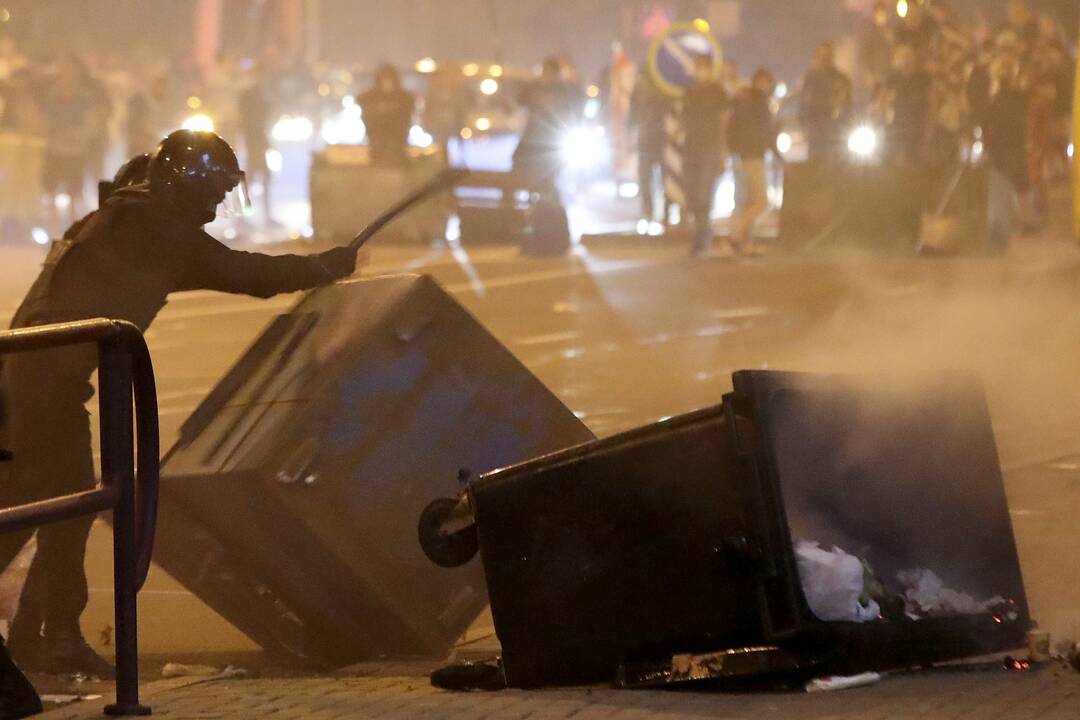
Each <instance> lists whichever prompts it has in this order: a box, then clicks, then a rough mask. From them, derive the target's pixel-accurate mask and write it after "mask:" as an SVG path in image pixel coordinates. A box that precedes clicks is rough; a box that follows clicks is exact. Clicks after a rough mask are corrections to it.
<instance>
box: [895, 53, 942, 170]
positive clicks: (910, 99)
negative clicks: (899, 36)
mask: <svg viewBox="0 0 1080 720" xmlns="http://www.w3.org/2000/svg"><path fill="white" fill-rule="evenodd" d="M895 67H896V70H895V71H894V72H893V74H892V76H890V78H889V83H888V95H889V100H890V105H891V107H892V122H891V123H890V125H889V136H890V142H889V145H890V147H891V149H892V153H893V160H894V161H895V162H897V163H899V164H903V165H916V164H918V163H920V162H922V161H923V160H924V159H925V156H926V148H927V143H928V141H929V134H930V129H931V122H930V121H931V117H932V112H933V88H934V81H933V78H932V77H931V76H930V73H928V72H926V70H924V69H923V68H922V67H921V66H920V65H919V59H918V57H917V56H916V54H915V49H914V48H912V47H911V46H910V45H899V46H897V48H896V54H895Z"/></svg>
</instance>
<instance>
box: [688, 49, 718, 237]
mask: <svg viewBox="0 0 1080 720" xmlns="http://www.w3.org/2000/svg"><path fill="white" fill-rule="evenodd" d="M713 65H714V64H713V59H712V58H711V57H709V56H708V55H699V56H697V57H696V58H695V59H694V76H695V82H694V85H693V86H692V87H690V88H689V89H687V91H686V94H685V95H684V96H683V109H682V118H683V128H684V130H685V131H686V143H685V145H684V148H683V176H684V178H683V180H684V184H685V191H686V204H687V209H688V210H689V211H690V215H691V219H692V221H693V227H694V245H693V249H692V251H691V252H692V253H693V254H694V255H699V256H703V255H707V254H708V252H709V246H710V245H711V243H712V205H713V198H714V196H715V195H716V183H717V181H718V180H719V179H720V175H721V174H722V173H723V171H724V149H725V148H724V144H725V140H726V136H727V113H728V109H729V106H730V102H729V99H728V94H727V92H726V91H725V90H724V85H723V83H721V81H720V80H719V79H718V78H717V77H716V70H715V68H714V66H713ZM728 250H729V249H728Z"/></svg>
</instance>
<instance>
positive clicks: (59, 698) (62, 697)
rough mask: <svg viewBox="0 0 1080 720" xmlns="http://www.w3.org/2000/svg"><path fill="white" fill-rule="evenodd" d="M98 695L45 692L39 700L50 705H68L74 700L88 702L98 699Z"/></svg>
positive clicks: (74, 701)
mask: <svg viewBox="0 0 1080 720" xmlns="http://www.w3.org/2000/svg"><path fill="white" fill-rule="evenodd" d="M100 699H101V696H100V695H67V694H61V693H57V694H51V695H49V694H46V695H42V696H41V702H43V703H49V704H52V705H70V704H71V703H76V702H88V701H90V700H100Z"/></svg>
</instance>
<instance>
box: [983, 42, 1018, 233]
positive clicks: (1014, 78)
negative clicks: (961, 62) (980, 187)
mask: <svg viewBox="0 0 1080 720" xmlns="http://www.w3.org/2000/svg"><path fill="white" fill-rule="evenodd" d="M994 75H995V86H996V88H997V89H996V92H994V94H993V95H992V96H991V98H990V103H989V105H988V107H987V109H986V115H985V117H984V119H983V144H984V146H985V148H986V155H987V157H988V158H989V162H990V181H989V184H990V188H989V193H988V196H989V197H988V199H987V214H988V222H987V230H986V232H987V245H988V249H989V250H990V251H991V252H1004V251H1005V249H1006V248H1007V247H1008V241H1009V237H1010V235H1011V234H1012V226H1013V208H1014V207H1016V206H1017V205H1018V204H1019V203H1018V201H1019V199H1020V198H1021V197H1022V196H1024V195H1026V193H1027V192H1028V163H1027V160H1028V158H1027V117H1028V92H1027V89H1026V88H1025V87H1024V84H1023V81H1022V78H1021V74H1020V58H1019V56H1018V55H1016V54H1012V53H1005V54H1003V55H1002V56H1000V57H999V58H998V61H997V63H996V64H995V67H994Z"/></svg>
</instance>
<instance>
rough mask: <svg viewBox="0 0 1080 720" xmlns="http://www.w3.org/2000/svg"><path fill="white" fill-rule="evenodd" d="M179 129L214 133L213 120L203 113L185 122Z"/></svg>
mask: <svg viewBox="0 0 1080 720" xmlns="http://www.w3.org/2000/svg"><path fill="white" fill-rule="evenodd" d="M180 127H182V128H183V129H185V130H194V131H196V132H214V119H213V118H212V117H210V116H209V115H206V114H205V113H198V114H196V115H192V116H191V117H189V118H188V119H187V120H185V121H184V123H183V124H182V125H181V126H180Z"/></svg>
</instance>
